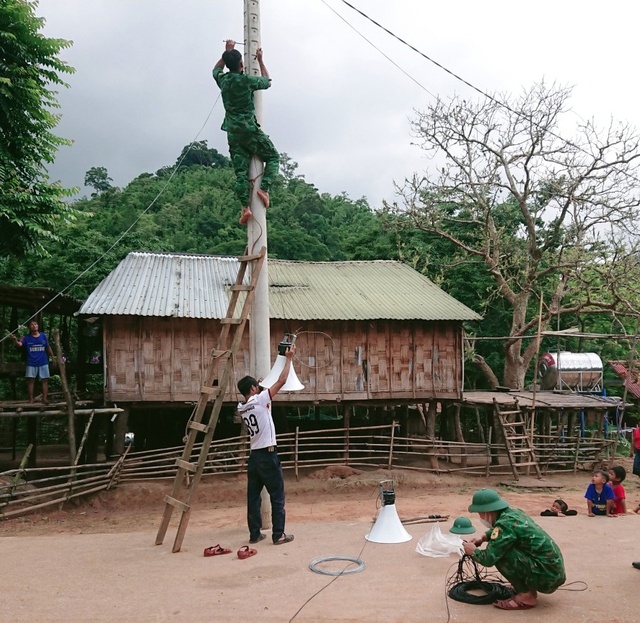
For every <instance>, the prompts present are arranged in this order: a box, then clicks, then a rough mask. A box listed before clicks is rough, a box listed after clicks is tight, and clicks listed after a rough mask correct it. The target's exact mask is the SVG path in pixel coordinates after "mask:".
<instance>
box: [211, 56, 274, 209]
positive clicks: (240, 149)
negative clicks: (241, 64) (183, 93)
mask: <svg viewBox="0 0 640 623" xmlns="http://www.w3.org/2000/svg"><path fill="white" fill-rule="evenodd" d="M213 78H214V80H215V81H216V83H217V85H218V86H219V87H220V91H221V92H222V102H223V103H224V109H225V113H226V114H225V117H224V122H223V123H222V130H224V131H225V132H226V133H227V141H228V142H229V153H230V154H231V163H232V164H233V169H234V171H235V172H236V185H235V188H234V190H235V191H236V195H237V196H238V199H239V200H240V203H242V205H243V206H248V205H249V192H250V182H249V175H248V174H249V163H250V162H251V157H252V156H254V155H255V156H258V158H260V160H262V161H263V162H264V174H263V176H262V180H261V183H260V188H262V189H263V190H265V191H267V192H269V187H270V186H271V183H272V182H273V178H274V177H275V176H276V175H277V173H278V165H279V163H280V156H279V154H278V152H277V151H276V148H275V147H274V146H273V143H272V142H271V139H270V138H269V137H268V136H267V135H266V134H265V133H264V132H263V131H262V130H261V129H260V125H259V124H258V121H257V120H256V111H255V108H254V105H253V92H254V91H257V90H259V89H268V88H269V87H270V86H271V80H269V78H265V77H264V76H250V75H247V74H244V73H242V74H241V73H237V72H224V71H223V70H222V69H221V68H219V67H216V68H215V69H214V70H213Z"/></svg>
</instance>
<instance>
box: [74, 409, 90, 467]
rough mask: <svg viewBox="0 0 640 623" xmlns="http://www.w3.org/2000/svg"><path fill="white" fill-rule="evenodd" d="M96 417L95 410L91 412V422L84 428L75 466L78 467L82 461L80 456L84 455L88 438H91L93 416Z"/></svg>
mask: <svg viewBox="0 0 640 623" xmlns="http://www.w3.org/2000/svg"><path fill="white" fill-rule="evenodd" d="M94 415H95V409H94V410H93V411H92V412H91V415H90V416H89V421H88V422H87V425H86V426H85V428H84V435H82V440H81V441H80V446H78V452H77V453H76V458H75V459H74V460H73V464H74V465H77V464H78V461H79V460H80V455H81V454H82V450H83V448H84V444H85V442H86V441H87V437H88V436H89V428H90V427H91V422H93V416H94Z"/></svg>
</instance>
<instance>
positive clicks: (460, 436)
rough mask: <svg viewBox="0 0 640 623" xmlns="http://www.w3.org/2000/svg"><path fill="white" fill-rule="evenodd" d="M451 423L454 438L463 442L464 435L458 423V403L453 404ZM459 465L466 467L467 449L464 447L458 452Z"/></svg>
mask: <svg viewBox="0 0 640 623" xmlns="http://www.w3.org/2000/svg"><path fill="white" fill-rule="evenodd" d="M453 423H454V426H455V429H456V439H457V441H458V442H460V443H464V435H463V434H462V424H461V423H460V405H455V410H454V412H453ZM460 467H467V450H466V447H465V446H463V447H462V452H461V453H460Z"/></svg>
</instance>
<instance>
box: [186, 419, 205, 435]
mask: <svg viewBox="0 0 640 623" xmlns="http://www.w3.org/2000/svg"><path fill="white" fill-rule="evenodd" d="M189 428H191V429H193V430H199V431H200V432H201V433H206V432H207V431H208V430H209V427H208V426H207V425H206V424H203V423H202V422H189Z"/></svg>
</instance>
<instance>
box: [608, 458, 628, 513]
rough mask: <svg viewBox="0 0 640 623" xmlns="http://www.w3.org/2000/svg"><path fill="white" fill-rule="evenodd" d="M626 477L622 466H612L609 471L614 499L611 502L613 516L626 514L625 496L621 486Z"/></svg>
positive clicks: (625, 471)
mask: <svg viewBox="0 0 640 623" xmlns="http://www.w3.org/2000/svg"><path fill="white" fill-rule="evenodd" d="M626 477H627V470H626V469H625V468H624V467H622V465H614V466H613V467H612V468H611V469H610V470H609V480H610V482H611V489H612V490H613V495H615V496H616V499H615V500H614V502H613V510H612V514H613V515H624V514H625V513H626V512H627V496H626V494H625V492H624V487H623V486H622V481H623V480H624V479H625V478H626Z"/></svg>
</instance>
